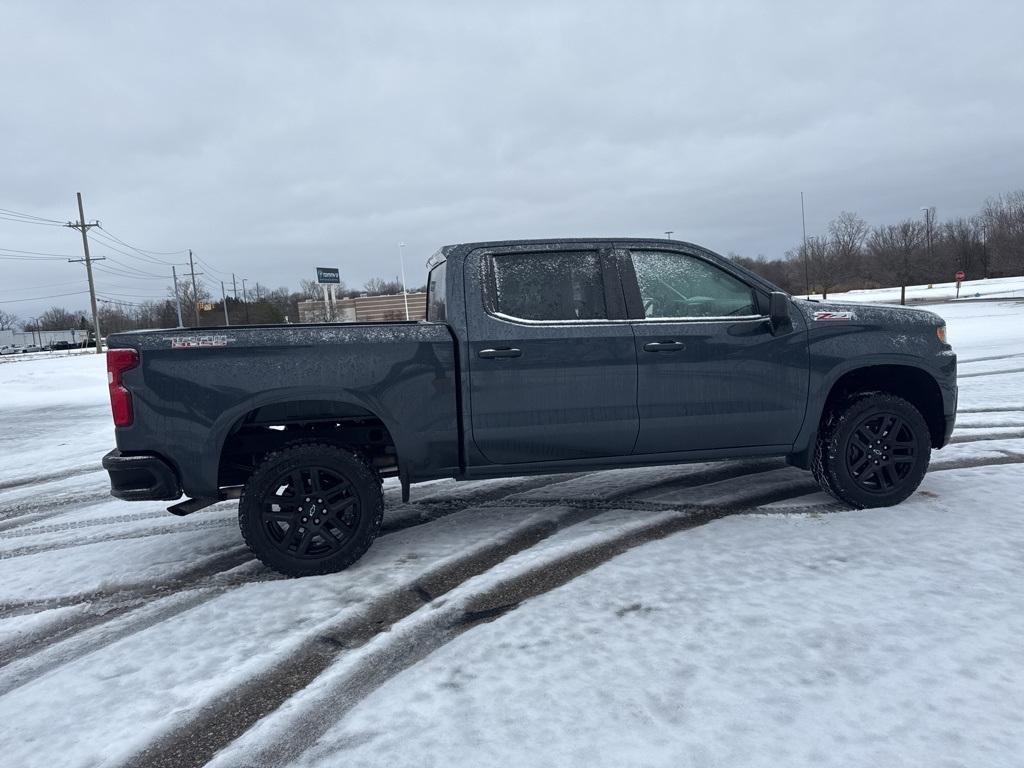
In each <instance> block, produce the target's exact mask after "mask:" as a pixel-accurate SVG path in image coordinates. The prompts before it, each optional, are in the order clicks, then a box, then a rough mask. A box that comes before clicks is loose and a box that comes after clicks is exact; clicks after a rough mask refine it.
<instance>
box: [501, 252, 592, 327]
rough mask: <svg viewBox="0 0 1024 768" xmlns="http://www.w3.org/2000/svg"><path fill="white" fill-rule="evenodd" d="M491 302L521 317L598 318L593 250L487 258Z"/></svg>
mask: <svg viewBox="0 0 1024 768" xmlns="http://www.w3.org/2000/svg"><path fill="white" fill-rule="evenodd" d="M490 268H491V269H490V272H491V274H490V282H491V286H490V289H491V290H490V293H491V304H492V308H493V310H494V311H495V312H497V313H498V314H501V315H505V316H507V317H512V318H517V319H521V320H604V319H607V317H608V312H607V309H606V308H605V297H604V283H603V281H602V279H601V262H600V259H599V258H598V255H597V254H596V253H589V252H576V251H572V252H559V253H531V254H520V253H499V254H494V255H492V256H491V257H490Z"/></svg>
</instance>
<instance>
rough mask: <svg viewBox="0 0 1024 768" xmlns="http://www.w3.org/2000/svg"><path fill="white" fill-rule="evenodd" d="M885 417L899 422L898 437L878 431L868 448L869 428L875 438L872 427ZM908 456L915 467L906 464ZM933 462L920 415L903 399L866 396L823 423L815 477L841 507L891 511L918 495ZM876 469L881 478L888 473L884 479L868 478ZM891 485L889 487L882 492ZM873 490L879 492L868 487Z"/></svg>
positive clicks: (831, 413)
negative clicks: (891, 508)
mask: <svg viewBox="0 0 1024 768" xmlns="http://www.w3.org/2000/svg"><path fill="white" fill-rule="evenodd" d="M885 417H892V418H896V419H899V420H900V422H901V426H900V427H899V430H898V431H899V434H898V435H892V436H890V435H889V434H888V433H886V434H884V435H883V434H882V431H883V430H881V429H879V431H878V432H877V434H876V435H875V436H876V437H877V438H878V441H874V440H871V441H868V442H869V443H870V445H869V446H867V448H865V447H864V443H865V440H864V437H865V431H864V430H865V428H866V429H867V432H871V430H872V425H882V424H884V422H881V421H880V420H881V419H883V418H885ZM897 438H898V440H897ZM897 442H898V443H899V445H896V443H897ZM897 451H898V452H900V454H901V455H900V459H899V461H900V462H901V463H900V464H899V465H894V464H891V463H890V461H892V460H893V456H894V454H895V453H896V452H897ZM869 452H870V455H869ZM876 452H877V453H876ZM910 454H912V461H907V458H909V457H910ZM851 457H852V458H851ZM865 457H867V458H866V459H865ZM930 459H931V435H930V433H929V431H928V424H927V423H926V422H925V420H924V417H923V416H922V415H921V413H920V411H918V410H917V408H915V407H914V406H913V405H911V404H910V403H909V402H907V401H906V400H904V399H903V398H901V397H897V396H895V395H890V394H886V393H883V392H865V393H860V394H857V395H853V396H851V397H849V398H847V399H846V400H844V401H842V402H840V403H838V404H837V405H836V406H835V407H833V408H832V409H830V411H829V412H828V413H826V414H825V416H824V417H823V418H822V422H821V425H820V427H819V430H818V440H817V444H816V445H815V450H814V460H813V461H812V462H811V471H812V472H813V473H814V478H815V479H816V480H817V481H818V484H819V485H820V486H821V489H822V490H823V491H825V492H826V493H828V494H829V495H831V496H834V497H835V498H837V499H839V500H840V501H843V502H846V503H847V504H849V505H851V506H853V507H856V508H858V509H864V508H868V507H889V506H892V505H894V504H899V503H900V502H901V501H903V500H904V499H906V498H907V497H909V496H910V495H911V494H912V493H914V491H916V490H917V487H918V486H919V485H920V484H921V480H922V479H923V478H924V475H925V472H927V471H928V462H929V461H930ZM865 463H866V466H865V467H864V469H863V470H862V471H860V472H858V473H855V470H856V469H857V467H858V466H859V465H860V464H865ZM877 463H880V466H879V469H878V472H879V473H881V472H882V471H883V470H884V471H885V472H886V475H885V479H883V478H882V475H881V474H877V475H874V476H869V474H868V473H869V472H872V471H873V470H874V467H875V464H877ZM904 467H905V468H904ZM898 473H904V474H898ZM890 480H891V481H892V484H891V486H890V487H882V486H883V485H885V484H886V482H888V481H890ZM873 484H877V485H878V487H870V486H871V485H873Z"/></svg>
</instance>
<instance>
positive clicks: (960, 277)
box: [954, 271, 967, 283]
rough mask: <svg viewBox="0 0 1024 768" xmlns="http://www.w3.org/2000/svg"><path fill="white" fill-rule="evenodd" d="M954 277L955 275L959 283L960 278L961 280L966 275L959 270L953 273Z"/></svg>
mask: <svg viewBox="0 0 1024 768" xmlns="http://www.w3.org/2000/svg"><path fill="white" fill-rule="evenodd" d="M954 277H956V281H957V282H958V283H959V282H960V281H961V280H963V279H964V278H965V277H967V275H966V274H965V273H964V272H962V271H961V272H957V273H956V275H954Z"/></svg>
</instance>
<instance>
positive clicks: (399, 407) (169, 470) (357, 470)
mask: <svg viewBox="0 0 1024 768" xmlns="http://www.w3.org/2000/svg"><path fill="white" fill-rule="evenodd" d="M428 266H429V267H430V278H429V289H428V312H427V320H426V321H425V322H398V323H375V324H319V325H273V326H250V327H241V328H239V327H230V328H202V329H192V328H189V329H175V330H156V331H143V332H137V333H120V334H116V335H112V336H111V337H110V339H109V347H110V351H109V352H108V370H109V386H110V393H111V404H112V408H113V413H114V421H115V425H116V435H117V449H116V450H114V451H112V452H111V453H109V454H108V455H107V456H106V457H104V460H103V466H104V467H105V468H106V469H107V471H108V472H109V474H110V480H111V486H112V493H113V495H114V496H116V497H118V498H121V499H128V500H139V499H142V500H153V499H163V500H177V499H179V498H180V497H181V495H182V494H183V493H184V494H186V495H187V496H188V497H189V498H188V499H186V500H185V501H183V502H181V503H178V504H176V505H174V506H173V507H171V508H170V511H172V512H175V513H177V514H187V513H189V512H192V511H195V510H197V509H200V508H202V507H204V506H207V505H209V504H212V503H214V502H216V501H219V500H222V499H226V498H240V504H239V523H240V526H241V530H242V535H243V537H244V539H245V541H246V543H247V544H248V545H249V547H250V548H251V549H252V551H253V552H254V553H255V554H256V556H257V557H259V558H260V559H261V560H262V561H263V562H264V563H266V564H267V565H268V566H270V567H272V568H274V569H276V570H278V571H281V572H283V573H286V574H290V575H296V576H299V575H305V574H315V573H327V572H331V571H336V570H340V569H342V568H345V567H346V566H348V565H350V564H351V563H353V562H354V561H355V560H356V559H358V558H359V557H360V556H361V555H362V554H363V553H364V552H365V551H366V549H367V548H368V547H369V546H370V544H371V542H372V541H373V539H374V537H375V536H376V534H377V532H378V530H379V528H380V525H381V519H382V515H383V496H382V492H381V478H383V477H388V476H397V477H398V478H399V479H400V481H401V484H402V491H403V496H404V497H405V498H408V492H409V485H410V484H411V483H415V482H419V481H424V480H431V479H436V478H444V477H454V478H457V479H460V480H472V479H477V478H487V477H497V476H508V475H525V474H535V473H547V472H564V471H571V470H594V469H601V468H612V467H627V466H641V465H651V464H672V463H681V462H688V461H696V460H700V461H706V460H708V459H719V458H735V457H743V456H770V455H779V456H786V457H787V458H788V459H789V461H790V463H792V464H794V465H796V466H798V467H802V468H804V469H810V470H812V471H813V472H814V475H815V477H816V478H817V479H818V481H819V482H820V484H821V486H822V488H824V489H825V490H826V491H828V492H829V493H830V494H832V495H833V496H835V497H837V498H839V499H841V500H843V501H844V502H847V503H849V504H851V505H852V506H854V507H872V506H883V505H890V504H896V503H898V502H900V501H902V500H903V499H905V498H906V497H907V496H908V495H910V494H911V493H913V491H914V489H915V488H917V486H918V484H919V483H920V482H921V478H922V477H923V476H924V473H925V471H926V470H927V468H928V461H929V457H930V454H931V450H932V449H933V448H941V447H942V446H944V445H945V444H946V443H947V442H948V440H949V437H950V433H951V432H952V430H953V423H954V420H955V414H956V397H957V389H956V355H955V354H954V353H953V351H952V349H951V348H950V347H949V345H948V344H946V338H945V332H946V328H945V324H944V322H943V320H942V319H941V318H940V317H938V316H936V315H934V314H932V313H929V312H924V311H920V310H912V309H906V308H900V307H881V306H874V307H869V306H859V305H857V306H850V305H841V304H836V303H826V302H818V301H806V300H798V299H792V298H790V297H789V296H787V295H786V294H784V293H782V292H780V291H779V290H778V289H777V288H776V287H775V286H773V285H772V284H770V283H768V282H766V281H765V280H763V279H762V278H760V277H758V276H757V275H754V274H752V273H750V272H748V271H746V270H744V269H742V268H740V267H738V266H737V265H735V264H733V263H732V262H730V261H729V260H727V259H723V258H721V257H719V256H717V255H715V254H713V253H711V252H709V251H707V250H705V249H703V248H700V247H698V246H695V245H691V244H687V243H682V242H678V241H674V240H672V241H665V240H605V239H593V240H551V241H516V242H494V243H470V244H465V245H456V246H448V247H445V248H442V249H441V250H440V251H438V252H437V254H435V255H434V256H433V257H432V258H431V259H430V260H429V261H428Z"/></svg>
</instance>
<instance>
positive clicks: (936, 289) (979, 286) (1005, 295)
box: [811, 277, 1024, 304]
mask: <svg viewBox="0 0 1024 768" xmlns="http://www.w3.org/2000/svg"><path fill="white" fill-rule="evenodd" d="M828 297H829V299H831V300H834V301H864V302H876V303H882V304H899V302H900V289H899V288H898V287H897V288H870V289H865V290H858V291H846V292H844V293H830V294H829V295H828ZM811 298H815V296H814V295H813V294H812V296H811ZM956 298H957V292H956V283H955V282H949V283H934V284H932V285H930V286H929V285H908V286H907V302H908V303H909V302H913V303H915V304H919V303H921V302H929V301H949V300H950V299H956ZM959 298H960V300H961V301H963V300H967V299H979V298H980V299H1013V298H1024V277H993V278H990V279H988V280H964V281H963V282H962V283H961V284H960V296H959Z"/></svg>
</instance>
